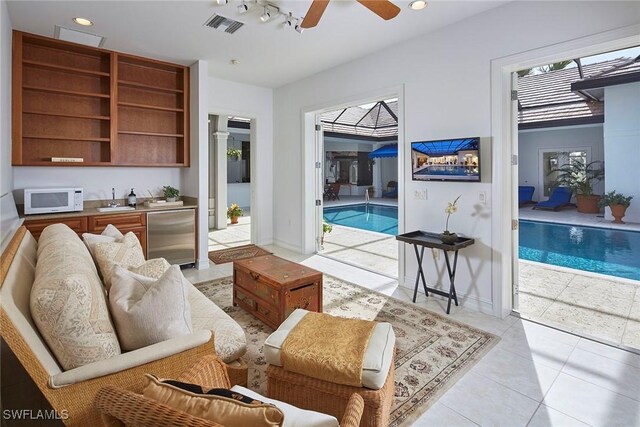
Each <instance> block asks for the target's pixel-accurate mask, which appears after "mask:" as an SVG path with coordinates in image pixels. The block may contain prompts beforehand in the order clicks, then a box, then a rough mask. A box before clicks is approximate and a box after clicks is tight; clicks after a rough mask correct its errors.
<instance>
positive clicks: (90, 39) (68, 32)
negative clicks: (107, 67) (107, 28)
mask: <svg viewBox="0 0 640 427" xmlns="http://www.w3.org/2000/svg"><path fill="white" fill-rule="evenodd" d="M53 36H54V37H55V38H56V39H59V40H64V41H67V42H72V43H78V44H84V45H87V46H93V47H102V45H103V44H104V40H105V38H104V37H102V36H98V35H96V34H90V33H85V32H83V31H78V30H72V29H70V28H65V27H61V26H59V25H56V26H55V31H54V33H53Z"/></svg>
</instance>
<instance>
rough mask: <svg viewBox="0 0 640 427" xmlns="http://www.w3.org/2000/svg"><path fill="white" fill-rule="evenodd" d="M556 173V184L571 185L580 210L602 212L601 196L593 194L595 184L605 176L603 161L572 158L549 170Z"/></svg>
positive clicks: (550, 172) (582, 211)
mask: <svg viewBox="0 0 640 427" xmlns="http://www.w3.org/2000/svg"><path fill="white" fill-rule="evenodd" d="M554 173H555V174H557V175H556V180H555V186H557V187H559V186H563V187H569V188H570V189H571V191H572V192H573V193H574V194H575V195H576V204H577V205H578V212H581V213H598V212H600V207H599V206H598V202H599V200H600V196H598V195H596V194H593V186H594V185H595V184H596V183H597V182H599V181H602V178H604V167H603V166H602V162H601V161H597V160H596V161H593V162H590V163H585V162H584V161H582V160H581V159H571V161H569V162H568V163H566V164H564V165H562V166H558V167H555V168H553V169H551V170H550V171H549V175H551V174H554Z"/></svg>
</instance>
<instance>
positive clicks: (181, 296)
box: [109, 265, 193, 350]
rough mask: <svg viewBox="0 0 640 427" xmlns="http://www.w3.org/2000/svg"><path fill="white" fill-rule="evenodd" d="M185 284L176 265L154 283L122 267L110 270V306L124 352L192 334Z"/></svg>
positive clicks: (148, 278)
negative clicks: (111, 271)
mask: <svg viewBox="0 0 640 427" xmlns="http://www.w3.org/2000/svg"><path fill="white" fill-rule="evenodd" d="M183 280H186V279H185V278H184V276H183V275H182V272H181V271H180V267H178V266H177V265H174V266H171V267H169V269H167V271H166V272H165V273H164V274H163V275H162V276H161V277H160V278H159V279H157V280H155V279H152V278H150V277H145V276H142V275H140V274H136V273H133V272H131V271H129V270H126V269H124V268H123V267H121V266H116V267H115V268H114V269H113V275H112V283H111V290H110V292H109V304H110V307H111V315H112V316H113V321H114V323H115V326H116V331H118V338H119V339H120V346H121V347H122V349H123V350H135V349H138V348H142V347H146V346H148V345H151V344H155V343H158V342H162V341H166V340H168V339H171V338H176V337H179V336H182V335H187V334H190V333H192V331H193V328H192V326H191V307H190V305H189V300H188V299H187V290H186V287H185V284H184V283H183Z"/></svg>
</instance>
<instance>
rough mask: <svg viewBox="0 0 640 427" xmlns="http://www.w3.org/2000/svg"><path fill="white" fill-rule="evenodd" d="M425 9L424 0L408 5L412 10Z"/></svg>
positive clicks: (415, 0) (425, 3)
mask: <svg viewBox="0 0 640 427" xmlns="http://www.w3.org/2000/svg"><path fill="white" fill-rule="evenodd" d="M425 7H427V2H426V0H414V1H412V2H411V3H409V8H410V9H413V10H421V9H424V8H425Z"/></svg>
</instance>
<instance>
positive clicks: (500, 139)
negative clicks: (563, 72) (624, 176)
mask: <svg viewBox="0 0 640 427" xmlns="http://www.w3.org/2000/svg"><path fill="white" fill-rule="evenodd" d="M638 34H640V25H630V26H626V27H622V28H618V29H615V30H610V31H605V32H602V33H599V34H595V35H591V36H587V37H581V38H577V39H573V40H569V41H566V42H562V43H557V44H554V45H550V46H545V47H541V48H538V49H532V50H529V51H526V52H522V53H519V54H515V55H510V56H505V57H501V58H496V59H493V60H491V134H492V137H493V150H492V153H493V156H492V160H493V165H494V167H493V168H492V169H493V170H492V181H491V182H492V184H491V191H492V195H493V196H492V202H491V209H492V212H493V214H492V217H491V228H492V232H491V238H492V242H493V244H492V246H493V248H494V250H493V253H494V255H493V258H492V264H493V267H492V295H493V313H494V315H495V316H496V317H500V318H504V317H506V316H508V315H509V314H510V313H511V311H512V308H513V289H514V282H513V273H514V268H513V264H514V255H517V251H516V250H515V249H514V247H513V243H514V241H515V242H517V232H516V231H515V230H512V228H513V227H512V221H514V220H516V221H517V218H513V213H512V206H513V203H515V202H517V186H518V167H517V164H516V165H512V161H513V160H516V163H517V158H516V159H514V158H513V157H512V156H513V155H516V156H517V154H516V153H517V151H516V152H515V153H514V149H513V147H512V142H513V138H512V131H513V126H517V115H515V116H514V114H513V113H512V111H511V103H512V101H511V85H512V81H511V75H512V73H514V72H516V71H518V70H521V69H525V68H531V67H535V66H538V65H540V64H548V63H552V62H557V61H561V60H564V59H566V58H578V57H583V56H590V55H596V54H599V53H603V52H608V51H613V50H619V49H625V48H628V47H632V46H637V45H638V41H639V40H638ZM514 198H516V200H515V201H514V200H513V199H514Z"/></svg>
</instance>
